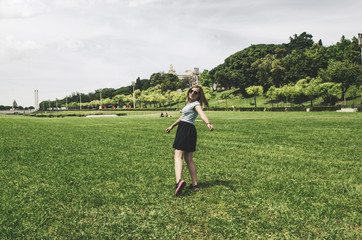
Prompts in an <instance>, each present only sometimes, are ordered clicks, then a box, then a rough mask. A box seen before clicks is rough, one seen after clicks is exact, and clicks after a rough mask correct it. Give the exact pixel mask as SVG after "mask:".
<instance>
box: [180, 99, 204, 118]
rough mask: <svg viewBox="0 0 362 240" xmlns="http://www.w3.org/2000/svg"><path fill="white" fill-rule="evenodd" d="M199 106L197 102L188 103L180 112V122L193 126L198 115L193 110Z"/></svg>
mask: <svg viewBox="0 0 362 240" xmlns="http://www.w3.org/2000/svg"><path fill="white" fill-rule="evenodd" d="M197 105H200V103H199V101H195V102H192V103H188V104H187V105H186V106H185V107H184V108H183V109H182V110H181V112H182V118H181V121H183V122H188V123H191V124H195V119H196V118H197V115H198V113H197V112H196V110H195V107H196V106H197Z"/></svg>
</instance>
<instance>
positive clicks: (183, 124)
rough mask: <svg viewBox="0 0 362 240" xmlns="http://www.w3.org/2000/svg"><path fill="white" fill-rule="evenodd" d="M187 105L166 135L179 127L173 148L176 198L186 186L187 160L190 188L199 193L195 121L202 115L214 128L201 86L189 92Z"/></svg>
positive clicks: (209, 126)
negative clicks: (194, 158) (183, 176)
mask: <svg viewBox="0 0 362 240" xmlns="http://www.w3.org/2000/svg"><path fill="white" fill-rule="evenodd" d="M186 102H187V105H186V106H185V107H184V108H183V109H182V111H181V113H182V115H181V117H180V118H179V119H177V120H176V122H174V123H173V124H172V125H171V126H170V127H168V128H167V129H166V133H170V131H171V130H172V129H173V128H174V127H175V126H176V125H178V128H177V132H176V137H175V141H174V143H173V148H175V157H174V158H175V175H176V190H175V196H178V195H179V194H180V193H181V192H182V189H183V188H184V187H185V186H186V182H185V181H184V180H182V170H183V160H182V158H184V159H185V161H186V164H187V167H188V169H189V172H190V175H191V180H192V183H191V185H190V188H191V189H193V190H195V191H197V190H199V186H198V185H197V172H196V165H195V163H194V161H193V160H192V154H193V152H195V151H196V139H197V133H196V128H195V125H194V123H195V119H196V118H197V116H198V115H200V117H201V119H202V120H203V121H204V122H205V123H206V126H207V127H208V128H209V129H210V131H213V130H214V127H213V126H212V125H211V124H210V122H209V119H208V118H207V116H206V115H205V113H204V112H203V111H202V107H201V106H203V107H204V106H208V102H207V99H206V98H205V94H204V91H203V90H202V88H201V87H200V86H193V87H191V88H190V89H189V91H188V92H187V100H186Z"/></svg>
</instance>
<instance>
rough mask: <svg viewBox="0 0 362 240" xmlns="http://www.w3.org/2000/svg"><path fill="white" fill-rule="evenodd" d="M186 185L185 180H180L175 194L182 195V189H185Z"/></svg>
mask: <svg viewBox="0 0 362 240" xmlns="http://www.w3.org/2000/svg"><path fill="white" fill-rule="evenodd" d="M185 186H186V182H185V181H184V180H180V181H178V183H177V184H176V191H175V196H178V195H180V194H181V192H182V189H184V187H185Z"/></svg>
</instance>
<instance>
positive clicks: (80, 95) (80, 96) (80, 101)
mask: <svg viewBox="0 0 362 240" xmlns="http://www.w3.org/2000/svg"><path fill="white" fill-rule="evenodd" d="M79 110H82V94H81V93H79Z"/></svg>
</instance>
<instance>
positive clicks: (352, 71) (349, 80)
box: [319, 61, 362, 99]
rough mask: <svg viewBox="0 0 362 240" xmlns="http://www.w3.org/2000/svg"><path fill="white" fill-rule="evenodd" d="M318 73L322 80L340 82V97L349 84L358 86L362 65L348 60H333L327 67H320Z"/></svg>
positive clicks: (361, 75)
mask: <svg viewBox="0 0 362 240" xmlns="http://www.w3.org/2000/svg"><path fill="white" fill-rule="evenodd" d="M319 75H320V77H321V78H322V80H323V81H324V82H335V83H340V84H341V89H342V96H341V97H342V99H343V98H344V94H345V93H346V91H347V89H348V88H349V87H350V86H352V85H357V86H359V85H361V83H362V67H361V66H360V65H357V64H356V63H353V62H350V61H344V62H340V61H333V62H331V63H330V64H329V65H328V68H327V69H322V70H321V71H320V72H319Z"/></svg>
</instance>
